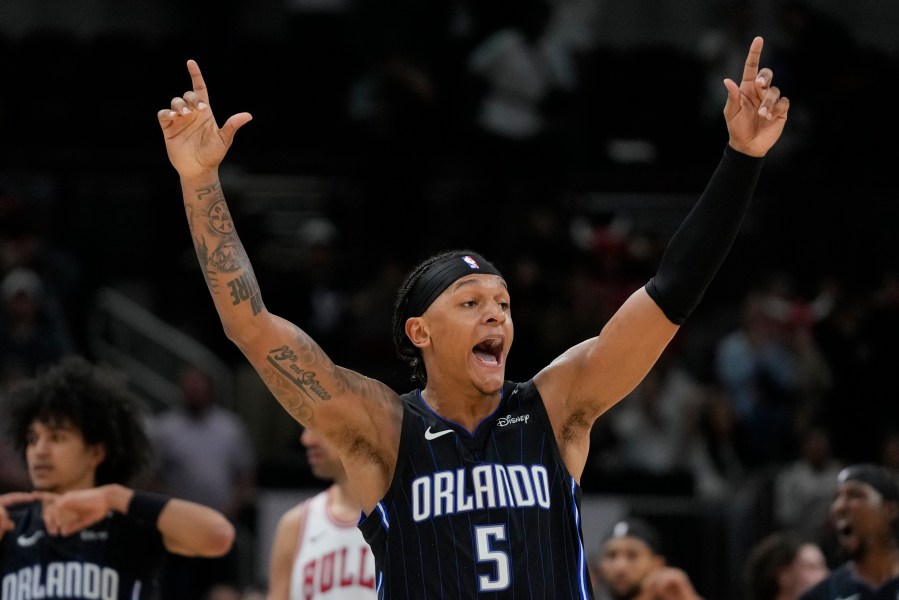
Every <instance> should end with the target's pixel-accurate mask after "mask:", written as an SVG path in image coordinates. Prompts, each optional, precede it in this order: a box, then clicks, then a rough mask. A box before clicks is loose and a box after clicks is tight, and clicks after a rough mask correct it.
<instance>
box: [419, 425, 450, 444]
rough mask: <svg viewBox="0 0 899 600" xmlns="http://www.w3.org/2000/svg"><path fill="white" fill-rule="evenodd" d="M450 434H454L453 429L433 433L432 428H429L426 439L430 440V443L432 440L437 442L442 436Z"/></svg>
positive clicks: (426, 431)
mask: <svg viewBox="0 0 899 600" xmlns="http://www.w3.org/2000/svg"><path fill="white" fill-rule="evenodd" d="M448 433H453V430H452V429H444V430H443V431H434V432H432V431H431V428H430V427H428V428H427V429H426V430H425V439H426V440H428V441H430V440H436V439H437V438H439V437H440V436H441V435H446V434H448Z"/></svg>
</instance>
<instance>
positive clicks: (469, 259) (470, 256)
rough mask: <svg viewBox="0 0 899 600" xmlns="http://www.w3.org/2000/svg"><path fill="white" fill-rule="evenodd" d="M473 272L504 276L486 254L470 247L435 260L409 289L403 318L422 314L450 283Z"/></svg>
mask: <svg viewBox="0 0 899 600" xmlns="http://www.w3.org/2000/svg"><path fill="white" fill-rule="evenodd" d="M472 273H476V274H484V275H500V276H502V275H501V274H500V272H499V270H498V269H497V268H496V267H494V266H493V264H491V263H489V262H487V260H486V259H485V258H484V257H483V256H481V255H480V254H476V253H474V252H469V251H467V250H466V251H459V252H454V253H452V254H450V255H448V256H445V257H444V258H441V259H440V260H437V261H434V263H433V264H432V265H431V266H429V267H428V268H427V270H426V271H425V272H424V273H422V274H421V277H419V278H418V281H416V282H415V286H414V287H413V288H412V290H411V291H410V292H409V302H408V303H407V304H406V310H405V311H404V314H403V321H405V320H406V319H408V318H410V317H420V316H421V315H422V314H424V312H425V311H426V310H428V307H429V306H431V303H432V302H434V300H436V299H437V296H439V295H440V294H441V293H443V290H445V289H446V288H448V287H449V286H450V284H452V283H453V282H454V281H456V280H458V279H461V278H462V277H465V276H466V275H471V274H472Z"/></svg>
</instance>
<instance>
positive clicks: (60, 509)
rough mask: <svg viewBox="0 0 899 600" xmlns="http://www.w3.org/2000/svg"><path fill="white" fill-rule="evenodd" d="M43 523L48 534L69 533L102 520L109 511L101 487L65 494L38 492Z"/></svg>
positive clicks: (107, 502) (63, 534) (64, 534)
mask: <svg viewBox="0 0 899 600" xmlns="http://www.w3.org/2000/svg"><path fill="white" fill-rule="evenodd" d="M40 497H41V500H42V501H43V517H44V525H45V527H46V528H47V532H48V533H50V535H62V536H66V535H71V534H73V533H75V532H76V531H79V530H81V529H84V528H85V527H90V526H91V525H93V524H94V523H97V522H98V521H101V520H103V519H104V518H105V517H106V515H107V514H108V513H109V511H110V508H111V507H110V506H109V500H108V499H107V496H106V494H105V492H104V491H103V488H89V489H84V490H75V491H72V492H66V493H65V494H52V493H49V492H43V493H41V494H40Z"/></svg>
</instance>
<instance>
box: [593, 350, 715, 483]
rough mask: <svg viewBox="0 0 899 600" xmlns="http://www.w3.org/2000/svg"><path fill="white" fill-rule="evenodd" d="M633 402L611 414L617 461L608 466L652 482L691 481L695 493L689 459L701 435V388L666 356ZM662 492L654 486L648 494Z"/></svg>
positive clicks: (641, 387)
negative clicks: (698, 420)
mask: <svg viewBox="0 0 899 600" xmlns="http://www.w3.org/2000/svg"><path fill="white" fill-rule="evenodd" d="M629 398H630V400H629V401H627V402H622V403H620V404H618V405H617V406H614V407H613V408H611V409H610V410H609V412H608V417H609V419H610V420H611V424H610V428H611V432H612V433H613V435H614V436H615V440H616V441H615V445H614V450H613V453H614V455H616V457H617V460H615V461H614V464H610V465H607V466H609V467H612V468H613V469H614V470H615V471H617V472H618V473H619V474H620V475H622V476H625V477H636V478H645V479H646V480H647V481H648V482H653V481H657V482H661V481H663V480H662V479H658V478H665V477H675V478H680V479H683V480H688V486H689V487H690V488H692V486H693V482H692V472H691V471H690V469H689V468H688V455H689V451H690V449H691V447H692V445H693V440H694V436H695V435H696V423H695V420H696V415H697V414H698V413H699V407H700V405H701V402H702V394H701V388H700V387H699V386H698V384H696V382H694V381H693V380H692V378H691V377H690V376H689V375H687V373H686V372H685V371H683V370H682V369H680V368H678V366H677V365H675V364H673V362H672V360H671V359H668V360H666V357H664V356H663V357H662V359H661V360H659V362H657V363H656V365H655V366H654V367H653V368H652V370H650V371H649V373H647V375H646V377H645V378H644V379H643V381H642V382H640V385H638V386H637V388H636V389H635V390H634V391H633V392H631V394H630V395H629ZM659 487H662V486H660V485H657V484H652V483H650V484H649V485H647V486H646V489H653V490H657V491H659V490H658V488H659Z"/></svg>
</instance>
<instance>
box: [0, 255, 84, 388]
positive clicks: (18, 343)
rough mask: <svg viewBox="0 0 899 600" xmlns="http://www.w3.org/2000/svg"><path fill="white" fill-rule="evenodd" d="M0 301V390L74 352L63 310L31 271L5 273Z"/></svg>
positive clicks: (20, 270)
mask: <svg viewBox="0 0 899 600" xmlns="http://www.w3.org/2000/svg"><path fill="white" fill-rule="evenodd" d="M0 302H2V305H0V378H2V385H0V389H2V388H3V387H9V385H11V384H12V383H14V382H15V381H17V380H19V379H25V378H29V377H33V376H34V375H36V374H37V372H38V370H39V369H40V368H41V367H44V366H48V365H50V364H51V363H55V362H57V361H58V360H59V359H61V358H62V357H64V356H66V355H68V354H71V353H72V352H73V351H74V343H73V341H72V338H71V335H70V332H69V326H68V323H67V322H66V319H65V315H64V313H63V312H62V310H61V309H60V307H59V306H58V305H57V303H56V300H55V298H54V297H53V296H52V295H50V294H48V293H47V291H46V289H45V286H44V283H43V281H41V278H40V276H39V275H38V274H37V273H36V272H34V271H33V270H31V269H29V268H26V267H19V268H16V269H13V270H12V271H10V272H9V273H7V274H6V276H5V277H3V280H2V282H0Z"/></svg>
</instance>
